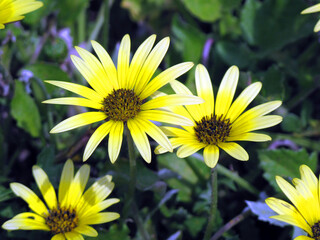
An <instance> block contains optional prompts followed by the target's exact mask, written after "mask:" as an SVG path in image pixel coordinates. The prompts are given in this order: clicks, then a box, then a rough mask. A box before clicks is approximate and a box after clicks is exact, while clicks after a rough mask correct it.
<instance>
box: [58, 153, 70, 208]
mask: <svg viewBox="0 0 320 240" xmlns="http://www.w3.org/2000/svg"><path fill="white" fill-rule="evenodd" d="M73 174H74V166H73V162H72V161H71V160H70V159H68V160H67V161H66V163H65V164H64V166H63V170H62V173H61V177H60V184H59V203H60V204H61V205H65V203H66V202H67V198H68V194H67V193H68V191H69V188H70V185H71V183H72V181H73Z"/></svg>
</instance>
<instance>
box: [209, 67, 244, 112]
mask: <svg viewBox="0 0 320 240" xmlns="http://www.w3.org/2000/svg"><path fill="white" fill-rule="evenodd" d="M238 79H239V69H238V67H237V66H232V67H230V68H229V69H228V71H227V72H226V73H225V75H224V77H223V79H222V81H221V84H220V87H219V90H218V94H217V101H216V108H215V114H216V115H217V116H221V115H223V116H226V115H227V113H228V110H229V108H230V105H231V102H232V100H233V97H234V93H235V91H236V87H237V84H238Z"/></svg>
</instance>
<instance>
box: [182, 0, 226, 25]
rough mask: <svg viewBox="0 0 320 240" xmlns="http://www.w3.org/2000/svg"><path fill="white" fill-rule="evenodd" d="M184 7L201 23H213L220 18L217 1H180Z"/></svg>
mask: <svg viewBox="0 0 320 240" xmlns="http://www.w3.org/2000/svg"><path fill="white" fill-rule="evenodd" d="M181 1H182V2H183V4H184V5H185V7H186V8H187V9H188V10H189V11H190V12H191V13H192V14H193V15H194V16H196V17H197V18H199V19H200V20H201V21H203V22H214V21H216V20H218V19H219V18H220V16H221V5H222V4H221V3H220V1H219V0H197V1H195V0H181Z"/></svg>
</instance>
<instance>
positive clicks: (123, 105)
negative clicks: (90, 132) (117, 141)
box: [101, 88, 142, 122]
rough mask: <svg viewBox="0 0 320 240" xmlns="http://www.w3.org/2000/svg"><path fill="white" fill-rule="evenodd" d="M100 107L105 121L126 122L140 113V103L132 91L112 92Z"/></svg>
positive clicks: (120, 90) (119, 90)
mask: <svg viewBox="0 0 320 240" xmlns="http://www.w3.org/2000/svg"><path fill="white" fill-rule="evenodd" d="M102 105H103V108H102V109H101V110H102V111H103V112H105V114H106V115H107V120H114V121H122V122H126V121H128V120H129V119H131V118H134V117H135V116H136V115H137V114H138V113H139V112H140V108H141V105H142V101H141V100H140V98H139V97H138V96H137V95H136V94H135V93H134V92H133V91H132V90H127V89H122V88H121V89H117V90H113V91H112V92H111V93H110V94H109V95H108V96H107V97H106V98H105V99H104V100H103V103H102Z"/></svg>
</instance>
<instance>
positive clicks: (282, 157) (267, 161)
mask: <svg viewBox="0 0 320 240" xmlns="http://www.w3.org/2000/svg"><path fill="white" fill-rule="evenodd" d="M258 157H259V160H260V165H261V167H262V168H263V170H264V174H263V177H264V178H265V179H266V180H267V181H268V182H269V183H270V184H271V186H273V187H274V188H275V190H276V191H280V189H279V187H278V185H277V183H276V181H275V176H281V177H288V178H290V179H292V178H295V177H299V178H300V172H299V167H300V166H301V165H302V164H305V165H308V166H309V167H310V168H311V170H312V171H315V170H316V167H317V163H318V157H317V153H316V152H313V153H312V154H310V155H309V154H308V152H307V151H306V150H305V149H301V150H299V151H293V150H289V149H277V150H260V151H258Z"/></svg>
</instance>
